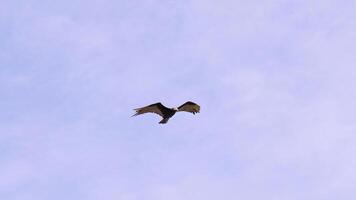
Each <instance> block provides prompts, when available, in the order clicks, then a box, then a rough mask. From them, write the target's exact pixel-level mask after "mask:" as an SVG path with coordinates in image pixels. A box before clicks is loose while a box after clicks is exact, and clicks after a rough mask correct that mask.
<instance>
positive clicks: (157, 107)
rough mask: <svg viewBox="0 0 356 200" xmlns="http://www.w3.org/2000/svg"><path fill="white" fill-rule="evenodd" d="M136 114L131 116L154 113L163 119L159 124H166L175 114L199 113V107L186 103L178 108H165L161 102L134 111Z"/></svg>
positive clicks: (192, 103)
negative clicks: (181, 112) (182, 112)
mask: <svg viewBox="0 0 356 200" xmlns="http://www.w3.org/2000/svg"><path fill="white" fill-rule="evenodd" d="M134 110H135V111H136V113H135V114H134V115H132V117H133V116H137V115H141V114H145V113H156V114H158V115H160V116H161V117H162V118H163V119H162V120H161V121H160V122H159V123H160V124H165V123H167V122H168V120H169V118H171V117H172V116H173V115H174V114H176V112H180V111H186V112H190V113H193V114H194V115H195V113H199V111H200V106H199V105H198V104H196V103H194V102H191V101H187V102H185V103H184V104H183V105H181V106H179V107H178V108H167V107H166V106H164V105H162V103H161V102H159V103H154V104H151V105H148V106H145V107H142V108H136V109H134Z"/></svg>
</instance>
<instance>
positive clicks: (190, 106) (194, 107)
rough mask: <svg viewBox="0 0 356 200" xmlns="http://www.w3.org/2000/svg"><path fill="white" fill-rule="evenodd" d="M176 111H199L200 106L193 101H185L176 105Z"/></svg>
mask: <svg viewBox="0 0 356 200" xmlns="http://www.w3.org/2000/svg"><path fill="white" fill-rule="evenodd" d="M178 111H186V112H190V113H193V114H195V113H199V112H200V106H199V105H198V104H196V103H194V102H191V101H187V102H185V103H184V104H183V105H181V106H179V107H178Z"/></svg>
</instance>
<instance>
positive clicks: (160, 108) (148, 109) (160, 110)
mask: <svg viewBox="0 0 356 200" xmlns="http://www.w3.org/2000/svg"><path fill="white" fill-rule="evenodd" d="M134 110H135V111H136V113H135V114H134V115H132V116H137V115H141V114H145V113H156V114H158V115H160V116H161V117H164V113H165V112H167V110H169V108H167V107H165V106H164V105H162V104H161V103H155V104H151V105H149V106H145V107H142V108H136V109H134Z"/></svg>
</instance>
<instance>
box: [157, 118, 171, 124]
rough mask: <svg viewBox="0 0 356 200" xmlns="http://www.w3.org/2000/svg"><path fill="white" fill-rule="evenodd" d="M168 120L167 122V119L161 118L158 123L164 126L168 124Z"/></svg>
mask: <svg viewBox="0 0 356 200" xmlns="http://www.w3.org/2000/svg"><path fill="white" fill-rule="evenodd" d="M168 120H169V118H163V119H162V120H161V121H160V122H159V123H160V124H165V123H167V122H168Z"/></svg>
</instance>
